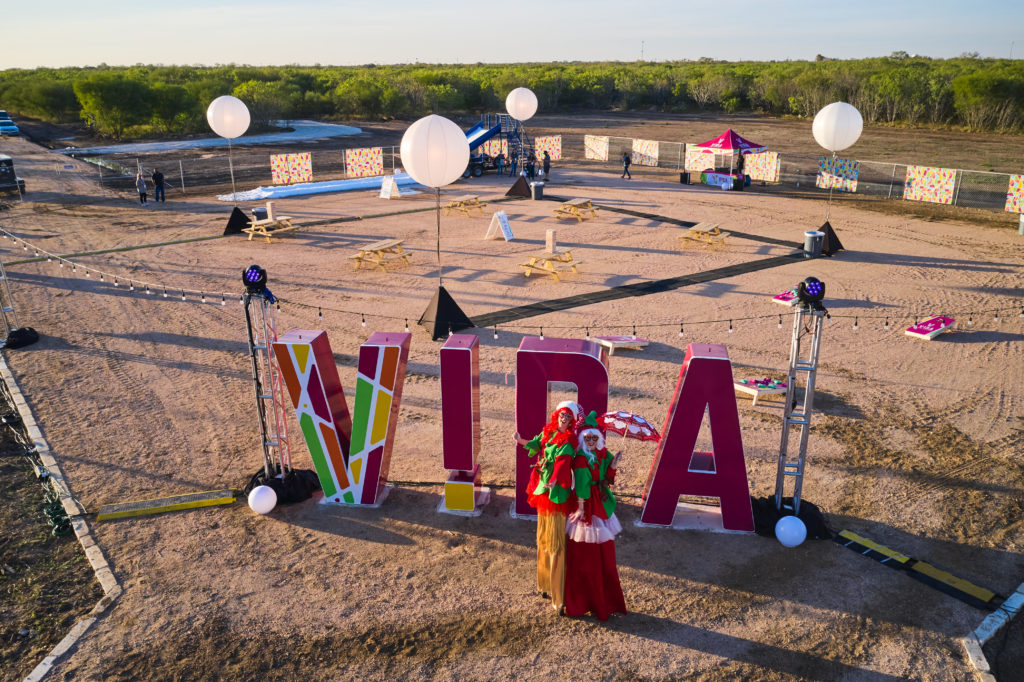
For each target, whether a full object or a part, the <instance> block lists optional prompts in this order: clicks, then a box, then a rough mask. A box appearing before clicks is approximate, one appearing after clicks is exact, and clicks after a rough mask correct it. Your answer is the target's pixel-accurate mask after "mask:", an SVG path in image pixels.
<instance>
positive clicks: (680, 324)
mask: <svg viewBox="0 0 1024 682" xmlns="http://www.w3.org/2000/svg"><path fill="white" fill-rule="evenodd" d="M679 338H683V323H682V322H680V323H679Z"/></svg>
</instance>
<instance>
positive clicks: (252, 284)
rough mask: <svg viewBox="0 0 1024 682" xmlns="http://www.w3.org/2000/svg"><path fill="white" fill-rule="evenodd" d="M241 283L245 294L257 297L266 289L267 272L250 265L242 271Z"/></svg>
mask: <svg viewBox="0 0 1024 682" xmlns="http://www.w3.org/2000/svg"><path fill="white" fill-rule="evenodd" d="M242 283H243V284H245V291H246V293H248V294H251V295H253V296H259V295H261V294H262V293H263V292H264V291H266V289H267V271H266V270H264V269H263V268H261V267H260V266H258V265H255V264H253V265H250V266H249V267H247V268H246V269H245V270H243V271H242Z"/></svg>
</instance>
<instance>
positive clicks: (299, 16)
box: [4, 0, 1024, 70]
mask: <svg viewBox="0 0 1024 682" xmlns="http://www.w3.org/2000/svg"><path fill="white" fill-rule="evenodd" d="M770 5H771V3H758V2H752V1H750V0H740V2H738V3H734V6H733V7H732V8H731V11H730V12H723V11H721V10H720V9H718V8H716V7H708V6H703V5H694V6H683V5H680V4H678V3H672V2H669V1H668V0H648V2H645V3H642V4H641V5H637V6H634V7H631V8H623V7H621V6H620V5H619V4H618V3H614V2H612V1H611V0H591V1H590V2H586V3H584V2H582V1H581V0H568V1H566V2H562V3H558V4H552V3H546V2H544V1H543V0H522V2H520V3H518V4H517V5H516V12H515V14H513V15H510V14H509V13H508V12H507V10H504V9H503V8H502V7H500V6H483V7H467V6H464V5H460V4H456V3H454V2H451V0H438V1H437V2H435V3H433V4H432V5H430V6H429V7H425V6H424V5H423V3H416V2H411V0H393V1H392V2H390V3H388V4H387V5H386V8H387V16H383V13H382V12H381V11H379V7H380V6H379V5H377V4H375V3H370V2H366V0H352V2H350V3H347V6H340V5H336V4H332V3H326V2H323V1H322V0H296V1H295V2H293V3H292V4H290V5H289V6H288V10H287V11H282V9H281V5H280V3H276V2H269V1H268V0H252V2H250V3H249V4H248V5H247V6H246V7H245V8H244V10H242V9H235V8H228V7H210V6H208V5H206V4H204V3H202V2H199V1H198V0H181V1H180V2H179V3H178V4H177V5H175V6H174V7H170V6H164V5H148V4H147V5H137V4H129V3H127V2H123V1H122V0H115V1H114V2H110V3H107V4H105V5H103V6H102V7H101V8H93V7H87V6H83V5H81V3H72V2H69V1H68V0H57V1H56V2H55V3H51V4H49V5H42V6H29V7H26V8H20V9H19V12H18V13H17V14H15V15H14V16H11V17H5V24H6V25H8V26H9V30H8V31H6V32H5V33H6V34H7V37H6V42H7V45H6V47H7V49H6V50H5V53H6V54H5V65H4V70H10V69H35V68H53V69H59V68H94V67H99V66H103V65H106V66H110V67H129V66H137V65H147V66H192V67H216V66H232V65H233V66H304V67H316V66H321V67H323V66H335V67H358V66H367V65H371V64H373V65H382V66H383V65H387V66H398V65H410V66H414V65H417V64H423V65H439V66H440V65H446V66H454V65H473V64H485V65H514V64H537V63H541V64H544V63H555V64H557V63H601V62H623V63H635V62H638V61H642V62H649V63H666V62H682V61H691V62H695V61H700V60H701V59H711V60H714V61H724V62H773V61H774V62H784V61H814V59H815V57H816V56H817V55H822V56H824V57H826V58H829V59H837V60H854V59H872V58H879V57H884V56H889V55H891V54H893V53H896V52H906V53H907V54H909V55H911V56H921V57H923V58H928V59H951V58H955V57H958V56H960V55H963V54H970V53H975V52H976V53H978V54H979V56H980V57H981V58H988V59H1007V58H1011V59H1012V58H1013V55H1014V53H1015V52H1016V53H1018V54H1020V53H1021V52H1024V40H1022V45H1021V46H1016V34H1017V33H1018V32H1019V30H1018V29H1017V27H1019V26H1021V25H1024V10H1022V9H1021V7H1020V6H1018V4H1016V3H1010V2H1008V1H1006V0H980V2H977V3H974V5H973V6H972V11H971V12H970V13H966V12H965V11H964V10H963V7H962V5H959V4H954V3H953V2H951V1H949V0H943V1H941V2H934V3H929V2H924V1H923V0H911V1H910V2H905V3H899V4H896V5H894V4H893V3H888V2H881V1H880V0H867V1H866V2H864V3H862V4H861V5H859V6H858V7H857V8H856V11H851V10H842V9H837V8H833V7H821V6H818V5H817V4H815V3H810V2H802V3H793V4H787V5H786V6H784V7H774V6H770ZM1013 16H1017V17H1018V20H1017V21H1014V20H1012V17H1013ZM736 17H742V18H741V19H736ZM971 20H973V21H971ZM533 26H538V27H540V28H539V30H532V27H533ZM157 27H159V28H158V29H157ZM268 27H272V28H268ZM522 27H526V28H527V29H531V30H529V31H528V32H526V33H525V35H517V34H516V31H520V32H522ZM154 30H158V32H159V38H157V39H154V37H153V35H152V34H153V32H154ZM174 36H188V38H187V40H178V41H175V40H173V37H174ZM1018 48H1019V49H1018ZM268 57H269V58H268Z"/></svg>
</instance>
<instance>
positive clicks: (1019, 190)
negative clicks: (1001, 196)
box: [1006, 175, 1024, 213]
mask: <svg viewBox="0 0 1024 682" xmlns="http://www.w3.org/2000/svg"><path fill="white" fill-rule="evenodd" d="M1006 210H1007V211H1010V212H1011V213H1024V175H1011V176H1010V188H1009V189H1008V190H1006Z"/></svg>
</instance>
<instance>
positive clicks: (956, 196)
mask: <svg viewBox="0 0 1024 682" xmlns="http://www.w3.org/2000/svg"><path fill="white" fill-rule="evenodd" d="M958 177H959V179H957V178H958ZM953 182H954V184H956V191H955V192H953V205H954V206H956V200H957V199H959V198H960V185H962V184H963V183H964V172H963V171H962V170H960V169H959V168H958V169H956V170H955V171H953Z"/></svg>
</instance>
